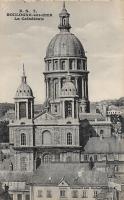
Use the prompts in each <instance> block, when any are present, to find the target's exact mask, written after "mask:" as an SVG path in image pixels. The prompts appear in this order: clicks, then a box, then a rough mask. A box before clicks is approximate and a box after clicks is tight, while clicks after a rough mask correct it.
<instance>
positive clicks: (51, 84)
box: [49, 78, 54, 99]
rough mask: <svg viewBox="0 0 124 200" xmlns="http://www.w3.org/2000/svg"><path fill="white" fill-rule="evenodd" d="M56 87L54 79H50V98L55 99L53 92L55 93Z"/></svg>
mask: <svg viewBox="0 0 124 200" xmlns="http://www.w3.org/2000/svg"><path fill="white" fill-rule="evenodd" d="M53 87H54V85H53V78H51V79H50V81H49V90H50V94H49V97H50V98H52V99H53V96H54V95H53V92H54V89H53Z"/></svg>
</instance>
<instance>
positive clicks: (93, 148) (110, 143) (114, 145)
mask: <svg viewBox="0 0 124 200" xmlns="http://www.w3.org/2000/svg"><path fill="white" fill-rule="evenodd" d="M84 149H85V151H86V152H87V153H124V139H120V140H119V139H118V138H114V137H111V138H103V139H100V138H99V137H92V138H89V141H88V142H87V144H86V146H85V147H84Z"/></svg>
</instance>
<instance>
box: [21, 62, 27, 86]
mask: <svg viewBox="0 0 124 200" xmlns="http://www.w3.org/2000/svg"><path fill="white" fill-rule="evenodd" d="M22 82H23V83H26V75H25V66H24V63H23V73H22Z"/></svg>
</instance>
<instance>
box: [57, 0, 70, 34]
mask: <svg viewBox="0 0 124 200" xmlns="http://www.w3.org/2000/svg"><path fill="white" fill-rule="evenodd" d="M69 16H70V14H69V13H68V12H67V10H66V8H65V2H63V8H62V11H61V12H60V14H59V17H60V24H59V26H58V28H59V29H60V31H67V32H69V30H70V28H71V26H70V24H69Z"/></svg>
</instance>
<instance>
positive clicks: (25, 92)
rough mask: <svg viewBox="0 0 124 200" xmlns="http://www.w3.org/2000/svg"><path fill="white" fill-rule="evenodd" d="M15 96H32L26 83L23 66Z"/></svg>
mask: <svg viewBox="0 0 124 200" xmlns="http://www.w3.org/2000/svg"><path fill="white" fill-rule="evenodd" d="M15 98H33V92H32V89H31V88H30V86H29V85H28V84H27V81H26V76H25V71H24V66H23V75H22V82H21V84H20V86H19V87H18V89H17V91H16V95H15Z"/></svg>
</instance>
